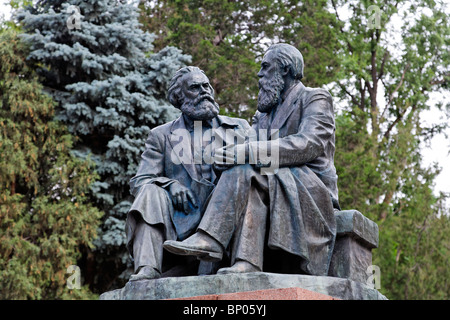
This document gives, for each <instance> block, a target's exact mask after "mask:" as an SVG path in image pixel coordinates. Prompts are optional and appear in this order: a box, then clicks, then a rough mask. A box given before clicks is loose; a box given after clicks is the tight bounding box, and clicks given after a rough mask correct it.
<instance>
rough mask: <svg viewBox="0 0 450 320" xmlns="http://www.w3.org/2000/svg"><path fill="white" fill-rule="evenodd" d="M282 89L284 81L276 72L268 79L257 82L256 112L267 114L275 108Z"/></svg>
mask: <svg viewBox="0 0 450 320" xmlns="http://www.w3.org/2000/svg"><path fill="white" fill-rule="evenodd" d="M283 88H284V80H283V77H282V76H281V74H280V73H279V72H276V73H275V74H274V75H273V76H272V77H271V78H270V79H267V80H265V79H264V78H261V79H260V80H259V93H258V111H259V112H264V113H268V112H270V111H271V110H272V109H273V108H274V107H276V106H277V105H278V104H279V102H280V99H281V92H282V91H283Z"/></svg>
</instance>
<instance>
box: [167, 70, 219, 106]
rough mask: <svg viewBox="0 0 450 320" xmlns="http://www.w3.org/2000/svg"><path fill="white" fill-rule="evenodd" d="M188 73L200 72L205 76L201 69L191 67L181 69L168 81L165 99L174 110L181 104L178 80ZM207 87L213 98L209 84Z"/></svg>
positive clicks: (179, 82) (181, 98)
mask: <svg viewBox="0 0 450 320" xmlns="http://www.w3.org/2000/svg"><path fill="white" fill-rule="evenodd" d="M190 72H201V73H203V74H204V75H205V76H206V74H205V72H204V71H203V70H202V69H200V68H198V67H193V66H188V67H183V68H181V69H180V70H178V71H177V72H176V73H175V75H174V76H173V77H172V79H171V80H170V83H169V90H168V92H167V99H168V100H169V102H170V103H171V104H172V105H173V106H174V107H175V108H178V109H179V108H180V107H181V105H182V104H183V97H182V94H181V81H180V80H181V78H183V76H184V75H185V74H188V73H190ZM209 86H210V88H211V91H212V93H213V96H214V89H213V88H212V86H211V84H210V85H209Z"/></svg>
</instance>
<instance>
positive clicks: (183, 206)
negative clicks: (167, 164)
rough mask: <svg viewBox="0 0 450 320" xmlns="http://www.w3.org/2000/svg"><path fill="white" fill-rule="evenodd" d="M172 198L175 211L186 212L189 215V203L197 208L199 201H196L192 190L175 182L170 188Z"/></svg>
mask: <svg viewBox="0 0 450 320" xmlns="http://www.w3.org/2000/svg"><path fill="white" fill-rule="evenodd" d="M169 193H170V196H171V197H172V203H173V206H174V207H175V209H177V210H180V211H184V212H185V213H188V212H189V211H188V210H189V203H188V201H191V203H192V204H193V205H194V206H195V207H197V201H195V197H194V195H193V194H192V192H191V190H189V189H188V188H186V187H185V186H183V185H182V184H181V183H179V182H174V183H172V184H171V185H170V188H169Z"/></svg>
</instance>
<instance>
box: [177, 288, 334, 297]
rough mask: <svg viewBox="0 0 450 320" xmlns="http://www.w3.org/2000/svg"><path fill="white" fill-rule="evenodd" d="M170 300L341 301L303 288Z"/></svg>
mask: <svg viewBox="0 0 450 320" xmlns="http://www.w3.org/2000/svg"><path fill="white" fill-rule="evenodd" d="M168 300H339V299H338V298H333V297H330V296H327V295H325V294H321V293H317V292H314V291H311V290H306V289H302V288H281V289H265V290H255V291H244V292H235V293H223V294H207V295H203V296H194V297H187V298H175V299H168Z"/></svg>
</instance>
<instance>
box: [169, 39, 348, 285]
mask: <svg viewBox="0 0 450 320" xmlns="http://www.w3.org/2000/svg"><path fill="white" fill-rule="evenodd" d="M303 66H304V65H303V57H302V55H301V53H300V52H299V51H298V50H297V49H296V48H294V47H293V46H291V45H287V44H277V45H273V46H271V47H270V48H269V49H268V50H267V52H266V53H265V55H264V58H263V60H262V62H261V69H260V71H259V73H258V77H259V78H260V80H259V87H260V91H259V95H258V111H257V112H256V114H255V116H254V118H253V124H252V127H253V129H254V132H255V133H256V134H257V135H258V137H257V138H258V139H257V141H255V140H254V139H247V140H246V142H245V143H244V144H240V145H230V146H225V147H223V148H222V149H221V150H220V152H218V153H219V154H221V153H224V154H225V157H226V158H227V159H228V160H229V159H230V158H231V159H232V160H233V161H228V164H223V163H222V162H221V161H217V163H215V165H216V167H217V168H219V169H221V170H224V169H225V170H224V171H223V172H222V174H221V176H220V179H219V181H218V182H217V185H216V187H215V189H214V192H213V193H212V196H211V198H210V199H209V201H208V205H207V208H206V210H205V212H204V214H203V217H202V220H201V222H200V224H199V225H198V228H197V232H196V233H194V234H193V235H192V236H190V237H188V238H187V239H185V240H182V241H181V239H178V240H175V239H172V240H168V241H166V242H165V243H164V248H165V249H167V250H168V251H170V252H172V253H175V254H179V255H191V256H196V257H197V258H199V259H202V260H206V261H217V260H220V259H221V258H222V257H223V255H224V253H226V252H227V250H229V251H230V252H231V267H228V268H222V269H220V270H219V271H218V273H231V272H254V271H267V270H264V265H265V264H266V262H272V265H277V264H279V262H278V261H277V260H276V259H272V261H267V260H270V259H271V258H270V256H271V255H272V256H273V257H276V255H277V254H279V253H280V252H281V253H283V255H284V256H287V257H288V259H290V260H289V261H290V263H288V264H287V265H288V266H290V267H291V268H288V269H286V272H290V273H306V274H312V275H321V276H326V275H328V269H329V265H330V260H331V255H332V252H333V248H334V243H335V237H336V218H335V214H334V211H335V210H339V209H340V208H339V203H338V189H337V175H336V169H335V167H334V149H335V124H334V112H333V104H332V98H331V95H330V94H329V93H328V91H326V90H324V89H313V88H308V87H305V86H304V85H303V84H302V82H301V81H300V80H301V79H302V78H303ZM271 132H275V134H270V133H271ZM265 134H268V136H264V137H263V136H262V135H265ZM266 140H267V141H266ZM267 149H268V150H269V152H268V153H264V154H269V156H263V157H261V156H260V155H261V152H260V151H261V150H265V151H267ZM236 150H245V153H246V154H245V161H246V163H245V164H239V161H237V159H238V158H237V156H236ZM219 160H220V159H219ZM229 162H232V163H231V164H230V163H229ZM268 166H270V167H271V168H275V170H273V171H272V172H269V173H267V172H266V173H264V172H262V171H261V169H264V167H268Z"/></svg>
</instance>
